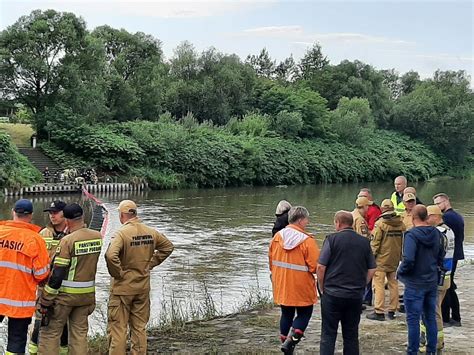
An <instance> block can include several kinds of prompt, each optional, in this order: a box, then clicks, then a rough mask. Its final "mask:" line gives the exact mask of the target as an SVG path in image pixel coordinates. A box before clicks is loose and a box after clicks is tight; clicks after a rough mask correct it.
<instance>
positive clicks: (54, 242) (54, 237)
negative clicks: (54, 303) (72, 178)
mask: <svg viewBox="0 0 474 355" xmlns="http://www.w3.org/2000/svg"><path fill="white" fill-rule="evenodd" d="M64 207H66V203H65V202H63V201H61V200H57V201H54V202H52V203H51V205H50V206H49V207H48V208H46V209H45V210H43V212H48V214H49V222H50V223H49V224H48V225H47V226H46V227H45V228H43V229H42V230H41V231H40V233H39V234H40V235H41V236H42V237H43V239H44V241H45V242H46V248H47V249H48V254H49V259H50V263H52V261H53V258H54V255H55V254H56V249H57V248H58V245H59V241H60V240H61V239H62V237H64V236H65V235H66V234H67V227H66V219H65V218H64V214H63V210H64ZM42 290H43V288H42V287H38V298H39V297H41V291H42ZM40 326H41V313H40V312H39V310H37V311H36V313H35V323H34V328H33V332H32V333H31V337H30V344H29V345H28V351H29V352H30V354H31V355H33V354H37V353H38V341H39V331H40ZM67 338H68V331H67V324H65V325H64V329H63V333H62V335H61V343H60V349H59V354H60V355H65V354H67V353H68V344H67Z"/></svg>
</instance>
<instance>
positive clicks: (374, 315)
mask: <svg viewBox="0 0 474 355" xmlns="http://www.w3.org/2000/svg"><path fill="white" fill-rule="evenodd" d="M366 317H367V319H371V320H380V321H384V320H385V314H379V313H375V312H373V313H369V314H367V316H366Z"/></svg>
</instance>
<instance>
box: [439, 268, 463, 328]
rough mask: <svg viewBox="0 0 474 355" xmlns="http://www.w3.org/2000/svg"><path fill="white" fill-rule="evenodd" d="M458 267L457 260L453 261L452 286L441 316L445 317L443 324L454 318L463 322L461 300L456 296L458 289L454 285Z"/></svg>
mask: <svg viewBox="0 0 474 355" xmlns="http://www.w3.org/2000/svg"><path fill="white" fill-rule="evenodd" d="M457 265H458V261H457V260H453V270H452V271H451V285H450V287H449V288H448V290H447V291H446V296H444V300H443V303H442V304H441V314H442V315H443V322H445V323H447V322H449V321H450V319H451V318H452V319H453V320H455V321H458V322H460V321H461V313H460V309H459V299H458V295H457V294H456V289H457V288H458V287H457V286H456V284H455V283H454V273H455V271H456V267H457Z"/></svg>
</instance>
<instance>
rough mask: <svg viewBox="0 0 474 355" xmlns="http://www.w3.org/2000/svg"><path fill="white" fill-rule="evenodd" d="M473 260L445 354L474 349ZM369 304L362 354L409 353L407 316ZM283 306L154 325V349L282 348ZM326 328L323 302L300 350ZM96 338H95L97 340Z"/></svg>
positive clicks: (313, 349)
mask: <svg viewBox="0 0 474 355" xmlns="http://www.w3.org/2000/svg"><path fill="white" fill-rule="evenodd" d="M473 271H474V265H473V264H472V263H466V264H465V265H464V266H462V267H460V268H459V270H458V272H457V280H458V282H457V284H458V295H459V299H460V302H461V310H462V315H463V326H462V327H460V328H457V327H450V328H446V329H445V330H444V332H445V349H444V351H443V354H471V353H472V344H471V339H472V337H470V335H471V334H474V322H473V320H474V313H473V312H472V311H471V310H472V307H473V306H474V301H472V299H471V298H469V297H468V295H470V294H471V293H472V292H473V291H474V276H473V275H474V272H473ZM371 311H372V309H371V308H369V309H368V310H367V311H364V312H363V313H362V317H361V323H360V328H359V340H360V351H361V354H404V353H405V352H406V341H407V328H406V323H405V316H404V315H403V314H398V318H396V319H395V320H393V321H388V320H387V321H385V322H378V321H371V320H368V319H366V317H365V316H366V314H367V313H368V312H371ZM279 314H280V311H279V308H277V307H270V308H269V307H268V304H265V305H264V307H260V308H259V309H253V310H248V311H243V312H240V313H236V314H231V315H228V316H224V317H218V318H213V319H210V320H202V321H194V322H188V323H185V324H184V325H183V326H180V327H179V328H174V329H160V328H159V327H153V326H152V327H151V329H149V331H148V353H149V354H158V353H159V354H171V353H172V354H281V351H280V350H279V340H278V322H279ZM320 332H321V316H320V304H319V303H318V304H317V305H316V306H315V309H314V313H313V317H312V319H311V321H310V324H309V327H308V329H307V331H306V333H305V336H306V338H305V339H304V340H303V341H302V342H301V343H300V344H299V345H298V348H297V350H298V351H300V352H304V353H308V354H315V353H318V352H319V339H320ZM96 341H97V339H95V341H91V342H90V344H91V345H96V344H97V343H96ZM104 341H105V340H104V338H102V344H103V346H102V347H100V348H97V347H94V348H92V349H91V350H90V352H89V353H90V354H101V355H102V354H105V353H106V350H107V348H106V343H104ZM336 347H337V350H338V351H340V350H341V349H342V336H341V334H338V339H337V344H336Z"/></svg>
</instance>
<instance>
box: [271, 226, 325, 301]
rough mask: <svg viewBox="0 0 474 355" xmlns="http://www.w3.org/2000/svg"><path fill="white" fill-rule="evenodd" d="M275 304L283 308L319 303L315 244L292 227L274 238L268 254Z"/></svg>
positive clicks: (309, 237) (300, 230)
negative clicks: (315, 276)
mask: <svg viewBox="0 0 474 355" xmlns="http://www.w3.org/2000/svg"><path fill="white" fill-rule="evenodd" d="M268 258H269V265H270V271H271V273H272V285H273V300H274V302H275V303H276V304H279V305H283V306H296V307H301V306H310V305H313V304H315V303H316V302H317V296H316V282H315V279H314V275H313V274H314V273H315V272H316V267H317V265H318V263H317V261H318V258H319V248H318V245H317V244H316V240H315V239H314V238H313V237H312V236H311V235H310V234H308V233H306V232H305V231H304V230H302V229H301V228H300V227H298V226H296V225H294V224H290V225H288V226H287V227H285V228H284V229H282V230H281V231H279V232H278V233H277V234H275V236H274V237H273V239H272V241H271V243H270V249H269V252H268Z"/></svg>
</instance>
